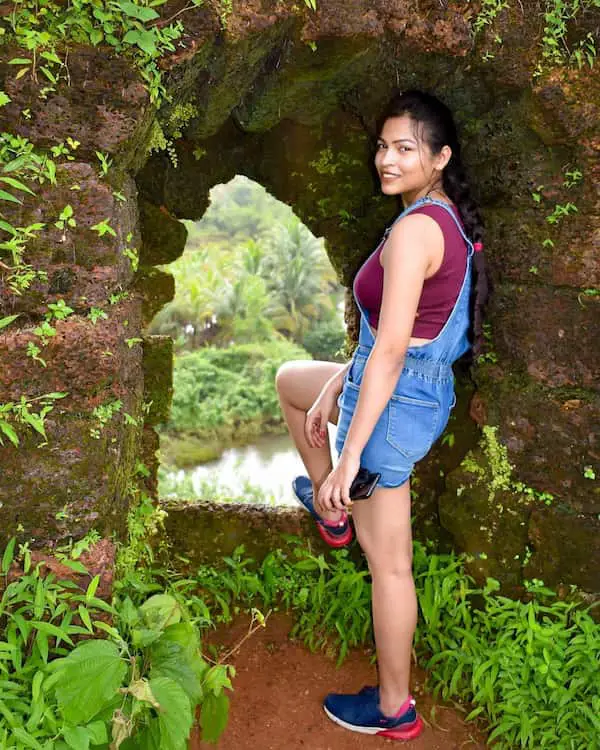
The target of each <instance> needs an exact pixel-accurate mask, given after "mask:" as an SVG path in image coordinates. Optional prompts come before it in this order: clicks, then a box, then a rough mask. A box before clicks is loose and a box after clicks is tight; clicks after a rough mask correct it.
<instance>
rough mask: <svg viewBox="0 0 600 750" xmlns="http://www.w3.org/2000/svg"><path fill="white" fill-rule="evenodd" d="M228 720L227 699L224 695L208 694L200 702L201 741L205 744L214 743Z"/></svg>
mask: <svg viewBox="0 0 600 750" xmlns="http://www.w3.org/2000/svg"><path fill="white" fill-rule="evenodd" d="M228 718H229V697H228V696H227V695H225V693H221V694H220V695H213V694H212V693H208V695H206V696H205V698H204V700H203V702H202V709H201V711H200V726H201V727H202V739H203V740H204V741H205V742H216V741H217V740H218V739H219V737H220V736H221V734H223V731H224V729H225V727H226V726H227V720H228Z"/></svg>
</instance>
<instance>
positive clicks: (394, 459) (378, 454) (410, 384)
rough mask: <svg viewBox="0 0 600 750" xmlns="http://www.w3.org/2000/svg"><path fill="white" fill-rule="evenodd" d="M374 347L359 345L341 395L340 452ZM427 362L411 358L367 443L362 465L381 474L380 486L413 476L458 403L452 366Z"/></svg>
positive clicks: (338, 433)
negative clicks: (441, 365) (413, 471)
mask: <svg viewBox="0 0 600 750" xmlns="http://www.w3.org/2000/svg"><path fill="white" fill-rule="evenodd" d="M369 353H370V347H367V346H363V345H359V346H358V347H357V349H356V350H355V352H354V355H353V357H352V364H351V365H350V368H349V370H348V372H347V373H346V377H345V379H344V385H343V388H342V392H341V394H340V396H339V398H338V402H337V403H338V406H339V409H340V415H339V419H338V426H337V436H336V441H335V447H336V450H337V452H338V455H339V454H340V453H341V452H342V448H343V447H344V443H345V441H346V436H347V434H348V428H349V427H350V422H351V420H352V415H353V414H354V411H355V410H356V404H357V402H358V396H359V393H360V384H361V382H362V376H363V373H364V369H365V365H366V363H367V359H368V355H369ZM427 365H428V363H422V364H419V362H418V361H412V360H408V359H407V361H405V366H404V369H403V370H402V373H401V375H400V377H399V379H398V382H397V383H396V387H395V389H394V393H393V394H392V396H391V398H390V400H389V401H388V402H387V404H386V406H385V408H384V410H383V412H382V414H381V416H380V417H379V419H378V421H377V423H376V425H375V427H374V428H373V432H372V433H371V437H370V438H369V440H368V442H367V444H366V445H365V447H364V449H363V452H362V455H361V459H360V465H361V467H364V468H365V469H368V470H369V471H374V472H379V473H380V474H381V479H380V480H379V482H378V486H380V487H399V486H400V485H402V484H404V483H405V482H406V481H407V480H408V479H409V477H410V475H411V472H412V470H413V467H414V465H415V463H416V462H417V461H419V460H420V459H422V458H423V457H424V456H426V455H427V453H428V452H429V450H430V448H431V446H432V445H433V443H434V442H435V441H436V440H437V438H438V437H439V436H440V435H441V434H442V432H443V431H444V429H445V427H446V425H447V423H448V419H449V417H450V412H451V410H452V408H453V407H454V404H455V403H456V398H455V395H454V377H453V374H452V368H451V367H450V366H448V365H446V366H443V367H440V366H439V365H436V363H434V362H431V363H430V365H431V366H427Z"/></svg>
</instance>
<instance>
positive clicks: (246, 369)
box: [166, 340, 310, 444]
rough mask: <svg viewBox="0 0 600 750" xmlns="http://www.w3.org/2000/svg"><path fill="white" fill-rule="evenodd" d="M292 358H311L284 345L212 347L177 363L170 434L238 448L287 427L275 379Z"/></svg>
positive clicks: (296, 349) (200, 350)
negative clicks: (246, 442) (281, 427)
mask: <svg viewBox="0 0 600 750" xmlns="http://www.w3.org/2000/svg"><path fill="white" fill-rule="evenodd" d="M290 359H310V355H308V354H307V353H306V352H305V351H304V350H303V349H301V348H300V347H298V346H296V345H295V344H292V343H290V342H287V341H284V340H281V341H273V342H269V343H266V344H243V345H237V346H231V347H229V348H227V349H217V348H214V347H206V348H203V349H199V350H197V351H195V352H192V353H190V354H186V355H183V356H180V357H177V358H176V359H175V365H174V373H173V385H174V395H173V405H172V409H171V418H170V421H169V423H168V424H167V426H166V429H167V431H173V432H188V433H192V434H193V435H194V436H195V437H198V438H201V439H205V440H207V441H211V442H217V443H225V444H232V443H235V442H242V441H243V439H244V438H248V437H252V436H257V435H259V434H261V433H262V432H263V431H268V430H269V429H272V428H273V427H277V426H281V425H282V424H283V419H282V416H281V411H280V408H279V402H278V399H277V392H276V389H275V375H276V373H277V370H278V368H279V366H280V365H281V364H283V363H284V362H286V361H288V360H290Z"/></svg>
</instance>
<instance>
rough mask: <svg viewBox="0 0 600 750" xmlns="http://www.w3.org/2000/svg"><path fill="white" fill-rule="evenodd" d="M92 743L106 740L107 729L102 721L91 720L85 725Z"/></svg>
mask: <svg viewBox="0 0 600 750" xmlns="http://www.w3.org/2000/svg"><path fill="white" fill-rule="evenodd" d="M86 729H87V731H88V734H89V736H90V742H91V743H92V745H102V744H104V743H105V742H108V730H107V728H106V723H105V722H104V721H93V722H92V723H91V724H88V725H87V727H86Z"/></svg>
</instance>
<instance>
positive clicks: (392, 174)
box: [381, 172, 400, 180]
mask: <svg viewBox="0 0 600 750" xmlns="http://www.w3.org/2000/svg"><path fill="white" fill-rule="evenodd" d="M399 177H400V175H399V174H396V173H395V172H382V173H381V178H382V179H383V178H387V179H394V180H397V179H398V178H399Z"/></svg>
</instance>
